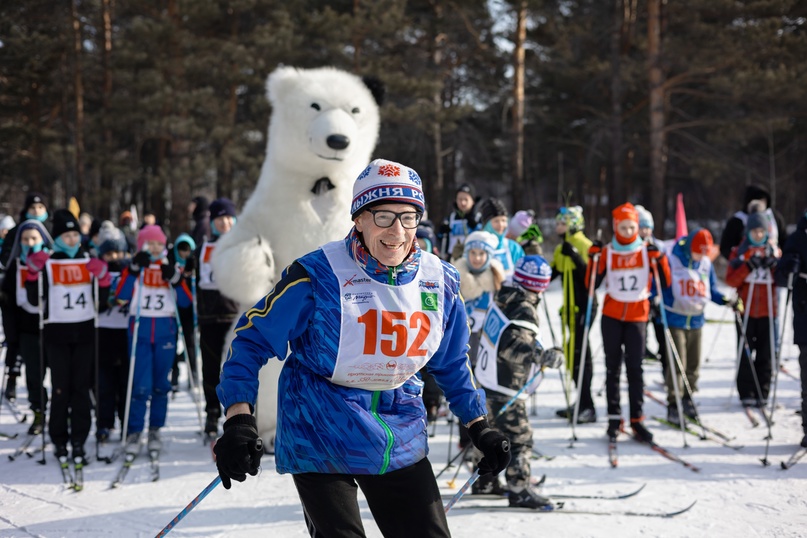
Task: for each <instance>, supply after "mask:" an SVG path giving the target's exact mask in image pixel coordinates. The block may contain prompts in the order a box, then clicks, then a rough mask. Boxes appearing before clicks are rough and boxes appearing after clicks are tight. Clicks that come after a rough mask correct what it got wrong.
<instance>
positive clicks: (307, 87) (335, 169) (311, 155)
mask: <svg viewBox="0 0 807 538" xmlns="http://www.w3.org/2000/svg"><path fill="white" fill-rule="evenodd" d="M266 88H267V96H268V98H269V102H270V103H271V104H272V118H271V121H270V123H269V139H268V142H267V160H269V161H272V162H274V163H275V164H276V165H279V166H281V167H282V168H284V169H286V170H287V171H290V172H293V173H294V175H295V176H296V177H300V178H307V177H309V178H310V181H302V182H300V184H298V185H297V187H298V188H299V191H298V192H299V194H300V196H303V195H311V193H312V192H313V191H312V189H314V190H316V186H315V185H316V182H317V181H318V180H319V179H320V178H323V177H328V178H329V179H330V181H331V182H333V183H334V185H332V186H336V187H341V188H344V189H349V188H350V185H351V184H352V182H353V180H354V179H355V176H356V174H358V173H359V172H360V171H361V170H362V168H363V167H364V166H366V164H367V163H368V162H369V161H370V157H371V155H372V152H373V149H374V148H375V145H376V142H377V140H378V129H379V123H380V116H379V109H378V106H379V104H380V102H381V100H382V98H383V89H382V87H381V85H380V84H378V83H376V82H375V81H373V80H369V79H364V80H363V79H361V78H359V77H358V76H356V75H353V74H350V73H348V72H346V71H341V70H339V69H335V68H333V67H320V68H316V69H298V68H295V67H279V68H277V69H276V70H275V71H273V72H272V73H271V74H270V75H269V77H268V79H267V81H266ZM339 183H342V184H339Z"/></svg>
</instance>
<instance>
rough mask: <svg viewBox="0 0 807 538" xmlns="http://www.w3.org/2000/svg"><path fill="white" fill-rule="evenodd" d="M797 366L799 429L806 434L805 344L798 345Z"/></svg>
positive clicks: (806, 355) (806, 362) (806, 346)
mask: <svg viewBox="0 0 807 538" xmlns="http://www.w3.org/2000/svg"><path fill="white" fill-rule="evenodd" d="M799 367H800V368H801V429H802V431H803V432H804V435H807V345H805V344H800V345H799Z"/></svg>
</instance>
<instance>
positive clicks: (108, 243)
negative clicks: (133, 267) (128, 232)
mask: <svg viewBox="0 0 807 538" xmlns="http://www.w3.org/2000/svg"><path fill="white" fill-rule="evenodd" d="M128 250H129V243H127V242H126V239H125V238H123V237H110V238H108V239H105V240H104V241H102V242H101V244H100V245H98V255H99V256H103V255H104V254H106V253H107V252H127V251H128Z"/></svg>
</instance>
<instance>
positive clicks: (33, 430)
mask: <svg viewBox="0 0 807 538" xmlns="http://www.w3.org/2000/svg"><path fill="white" fill-rule="evenodd" d="M44 428H45V413H43V412H42V411H37V410H34V421H33V422H32V423H31V426H30V427H29V428H28V435H39V434H40V433H42V430H43V429H44Z"/></svg>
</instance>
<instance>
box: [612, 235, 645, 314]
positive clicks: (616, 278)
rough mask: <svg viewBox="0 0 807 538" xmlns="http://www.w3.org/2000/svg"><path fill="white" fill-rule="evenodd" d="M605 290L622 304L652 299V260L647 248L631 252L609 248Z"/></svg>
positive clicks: (642, 247) (643, 247)
mask: <svg viewBox="0 0 807 538" xmlns="http://www.w3.org/2000/svg"><path fill="white" fill-rule="evenodd" d="M605 263H606V270H607V272H606V274H605V289H606V290H607V292H608V295H610V296H611V298H612V299H616V300H617V301H619V302H621V303H638V302H639V301H643V300H645V299H647V298H648V297H650V289H649V285H648V282H649V281H650V260H649V258H648V256H647V247H645V246H644V245H642V246H641V247H640V248H638V249H636V250H633V251H629V252H617V251H615V250H614V249H612V248H610V247H609V248H608V257H607V258H606V259H605Z"/></svg>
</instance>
